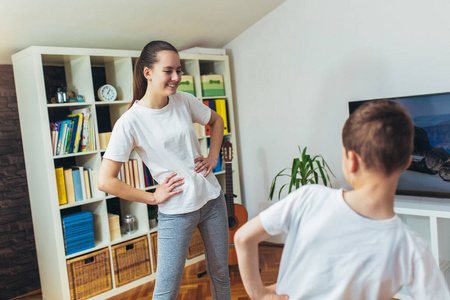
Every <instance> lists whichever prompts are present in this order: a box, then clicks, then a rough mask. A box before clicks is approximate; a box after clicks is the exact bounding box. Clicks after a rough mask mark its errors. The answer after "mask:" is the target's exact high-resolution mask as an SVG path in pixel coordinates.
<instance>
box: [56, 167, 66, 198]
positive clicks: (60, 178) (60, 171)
mask: <svg viewBox="0 0 450 300" xmlns="http://www.w3.org/2000/svg"><path fill="white" fill-rule="evenodd" d="M55 176H56V188H57V189H58V201H59V205H62V204H66V203H67V196H66V184H65V183H64V168H63V167H58V168H55Z"/></svg>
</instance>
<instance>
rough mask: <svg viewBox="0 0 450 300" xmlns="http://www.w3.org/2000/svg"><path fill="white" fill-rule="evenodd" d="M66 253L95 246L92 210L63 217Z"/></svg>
mask: <svg viewBox="0 0 450 300" xmlns="http://www.w3.org/2000/svg"><path fill="white" fill-rule="evenodd" d="M61 223H62V228H63V233H64V245H65V249H66V255H71V254H74V253H77V252H79V251H83V250H87V249H90V248H94V247H95V242H94V218H93V214H92V212H90V211H81V212H76V213H72V214H69V215H65V216H62V217H61Z"/></svg>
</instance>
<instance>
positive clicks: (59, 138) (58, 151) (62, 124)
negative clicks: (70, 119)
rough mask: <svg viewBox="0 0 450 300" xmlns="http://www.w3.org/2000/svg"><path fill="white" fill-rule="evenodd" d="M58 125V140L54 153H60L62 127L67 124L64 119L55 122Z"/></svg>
mask: <svg viewBox="0 0 450 300" xmlns="http://www.w3.org/2000/svg"><path fill="white" fill-rule="evenodd" d="M56 124H57V126H58V142H57V143H56V155H61V154H62V153H61V144H62V141H63V138H64V128H65V127H66V126H67V124H66V123H65V122H64V121H58V122H56Z"/></svg>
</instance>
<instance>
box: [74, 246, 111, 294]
mask: <svg viewBox="0 0 450 300" xmlns="http://www.w3.org/2000/svg"><path fill="white" fill-rule="evenodd" d="M67 272H68V275H69V286H70V297H71V299H72V300H75V299H77V300H78V299H88V298H90V297H93V296H95V295H98V294H101V293H103V292H106V291H108V290H110V289H112V277H111V264H110V259H109V250H108V248H105V249H103V250H99V251H96V252H92V253H89V254H86V255H83V256H80V257H76V258H72V259H69V260H67Z"/></svg>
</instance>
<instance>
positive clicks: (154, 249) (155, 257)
mask: <svg viewBox="0 0 450 300" xmlns="http://www.w3.org/2000/svg"><path fill="white" fill-rule="evenodd" d="M150 241H151V243H152V262H153V272H156V263H157V261H158V232H153V233H151V234H150Z"/></svg>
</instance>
